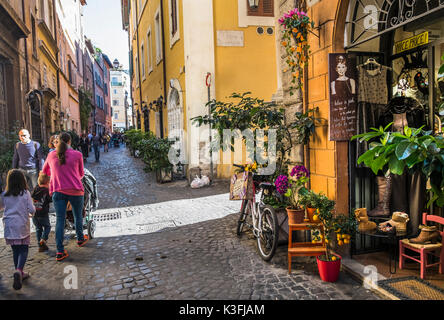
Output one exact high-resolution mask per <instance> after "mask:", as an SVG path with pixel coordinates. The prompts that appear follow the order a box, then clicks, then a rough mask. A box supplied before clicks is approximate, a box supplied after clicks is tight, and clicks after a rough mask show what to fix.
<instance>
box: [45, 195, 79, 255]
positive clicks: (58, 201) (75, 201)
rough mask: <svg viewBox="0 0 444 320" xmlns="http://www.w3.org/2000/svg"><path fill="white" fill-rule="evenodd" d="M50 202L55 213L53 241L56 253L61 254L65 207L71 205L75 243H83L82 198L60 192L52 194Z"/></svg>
mask: <svg viewBox="0 0 444 320" xmlns="http://www.w3.org/2000/svg"><path fill="white" fill-rule="evenodd" d="M52 201H53V203H54V208H55V211H56V217H57V220H56V228H55V239H56V246H57V252H63V250H64V249H65V248H64V246H63V239H64V237H65V222H66V206H67V205H68V201H69V202H70V203H71V207H72V213H73V216H74V226H75V228H76V234H77V241H83V240H84V238H83V196H70V195H67V194H64V193H60V192H54V194H53V195H52Z"/></svg>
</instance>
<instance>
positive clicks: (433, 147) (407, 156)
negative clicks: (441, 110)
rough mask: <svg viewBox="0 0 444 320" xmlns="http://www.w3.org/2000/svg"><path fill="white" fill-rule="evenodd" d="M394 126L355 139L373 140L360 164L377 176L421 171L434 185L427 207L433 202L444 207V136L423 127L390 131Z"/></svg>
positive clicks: (381, 128) (375, 129)
mask: <svg viewBox="0 0 444 320" xmlns="http://www.w3.org/2000/svg"><path fill="white" fill-rule="evenodd" d="M392 124H393V123H390V124H388V125H387V126H386V127H385V128H383V127H382V126H381V127H379V129H377V128H371V131H370V132H366V133H362V134H359V135H356V136H354V137H352V140H355V139H359V142H363V141H372V142H370V144H369V150H368V151H366V152H365V153H363V154H362V155H361V156H360V157H359V158H358V164H360V163H362V162H363V163H364V164H365V165H366V166H367V167H369V168H371V170H372V171H373V172H374V173H375V174H377V173H378V172H379V171H382V172H384V174H388V173H392V174H396V175H402V174H403V173H404V171H405V170H409V171H410V172H415V171H421V172H422V173H423V174H424V175H425V177H426V178H427V179H430V185H431V190H430V191H431V197H430V200H429V202H428V203H427V207H430V205H432V204H433V203H436V205H437V206H438V207H444V137H443V136H441V135H434V134H433V133H432V131H425V130H423V127H421V128H418V129H415V128H410V127H408V126H406V127H404V132H402V133H401V132H390V131H388V129H389V128H390V126H391V125H392Z"/></svg>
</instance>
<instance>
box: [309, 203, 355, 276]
mask: <svg viewBox="0 0 444 320" xmlns="http://www.w3.org/2000/svg"><path fill="white" fill-rule="evenodd" d="M317 206H318V208H317V209H318V218H319V223H320V224H321V226H322V228H320V229H315V231H314V232H313V234H312V242H317V241H322V242H323V243H324V244H325V255H320V256H318V257H317V258H316V260H317V264H318V270H319V276H320V277H321V279H322V280H323V281H327V282H335V281H336V280H337V279H338V277H339V271H340V268H341V256H339V255H338V254H336V253H334V252H333V250H334V248H335V243H334V239H335V238H336V240H337V241H336V245H338V246H342V245H344V244H347V243H349V242H350V239H351V237H352V235H353V234H354V232H355V230H356V219H355V217H354V215H351V216H346V215H343V214H334V212H333V208H334V206H335V201H333V200H330V199H328V198H327V196H325V195H323V194H319V195H318V201H317ZM335 234H336V237H335Z"/></svg>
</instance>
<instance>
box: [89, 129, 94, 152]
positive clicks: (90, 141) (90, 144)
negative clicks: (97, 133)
mask: <svg viewBox="0 0 444 320" xmlns="http://www.w3.org/2000/svg"><path fill="white" fill-rule="evenodd" d="M92 138H93V134H92V133H91V132H90V133H88V141H89V152H92Z"/></svg>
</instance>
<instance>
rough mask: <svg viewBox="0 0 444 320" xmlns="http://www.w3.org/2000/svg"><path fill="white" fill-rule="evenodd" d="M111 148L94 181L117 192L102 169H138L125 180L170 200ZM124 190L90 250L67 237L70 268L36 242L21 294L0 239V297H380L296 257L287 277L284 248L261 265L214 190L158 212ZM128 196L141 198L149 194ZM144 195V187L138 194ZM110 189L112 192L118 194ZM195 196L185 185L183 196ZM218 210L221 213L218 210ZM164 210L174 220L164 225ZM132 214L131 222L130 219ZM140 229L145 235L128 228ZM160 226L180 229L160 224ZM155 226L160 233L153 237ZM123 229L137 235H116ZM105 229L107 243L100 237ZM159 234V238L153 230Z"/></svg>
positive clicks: (132, 162)
mask: <svg viewBox="0 0 444 320" xmlns="http://www.w3.org/2000/svg"><path fill="white" fill-rule="evenodd" d="M111 150H112V151H111V152H110V153H109V154H105V155H103V161H102V163H101V164H98V165H96V168H94V167H93V166H94V164H91V165H89V166H91V167H92V170H97V171H94V174H95V175H96V177H97V178H98V179H99V180H100V181H101V182H102V183H103V185H104V186H105V185H108V184H110V183H111V184H112V182H111V181H110V180H107V179H108V178H111V179H115V177H113V176H112V175H111V174H108V173H107V172H106V170H105V172H103V171H100V170H101V169H100V166H101V165H104V166H106V165H107V162H108V161H109V162H110V163H111V162H112V161H113V159H115V160H114V161H116V162H117V163H127V165H128V166H130V165H131V166H132V167H133V171H130V170H129V171H128V172H132V176H133V177H134V179H140V184H142V183H143V184H144V185H146V184H151V185H153V189H156V190H153V192H155V196H153V197H151V198H149V200H150V201H151V200H152V201H153V202H155V200H156V199H161V198H162V197H163V195H162V194H163V192H166V193H168V192H167V191H165V189H167V188H172V189H174V186H173V185H172V186H167V184H164V185H156V183H155V182H153V181H152V180H149V178H147V177H146V175H145V178H144V179H145V180H144V181H142V180H143V179H142V178H141V176H143V171H141V168H140V166H139V167H138V166H137V165H138V164H137V162H138V161H139V160H138V159H133V158H130V157H128V155H127V153H126V151H125V150H120V151H118V150H113V149H111ZM117 157H118V158H117ZM108 158H109V159H108ZM101 172H102V173H101ZM119 179H121V178H119ZM122 185H125V183H124V182H122V183H119V181H116V184H115V188H116V190H115V191H114V192H116V193H119V192H120V193H121V194H122V196H121V197H120V198H119V197H116V196H115V197H111V196H108V195H107V194H106V193H105V191H102V192H103V193H102V196H101V199H103V198H105V199H107V200H106V201H107V203H108V204H109V205H112V201H113V198H114V199H116V200H115V201H117V202H119V201H120V202H121V203H122V204H123V203H127V204H129V205H132V206H130V207H125V208H121V207H119V206H118V205H116V206H115V207H114V208H115V209H113V208H112V207H110V208H108V209H106V208H105V209H103V210H98V211H97V212H96V214H97V215H100V214H104V213H106V212H110V211H116V212H120V213H121V217H120V218H117V219H113V220H108V221H100V220H99V221H98V222H97V225H98V226H97V228H98V230H97V234H96V235H97V236H98V237H96V238H95V239H92V240H90V242H89V243H88V244H87V245H86V246H85V247H83V248H78V247H76V245H75V240H73V239H71V240H69V239H68V240H67V246H66V249H67V250H68V253H69V255H70V256H69V257H68V258H67V259H65V260H64V261H62V262H57V261H55V258H54V255H55V248H54V247H55V244H54V239H53V238H52V237H53V233H51V239H50V241H49V246H50V251H49V252H47V253H38V252H37V246H36V245H35V240H34V238H32V245H31V248H30V254H29V259H28V262H27V265H26V268H25V269H26V270H27V271H28V272H30V273H31V278H29V279H27V280H25V282H24V285H23V288H22V289H21V290H19V291H15V290H13V289H12V272H13V263H12V253H11V249H10V248H9V247H8V246H5V244H4V240H0V261H1V264H0V275H1V278H0V299H18V300H22V299H58V300H60V299H105V300H106V299H110V300H126V299H129V300H132V299H155V300H158V299H174V300H175V299H214V300H226V299H233V300H237V299H253V300H256V299H266V300H276V299H279V300H280V299H285V300H286V299H304V300H313V299H319V300H324V299H344V300H351V299H353V300H355V299H360V300H361V299H365V300H367V299H370V300H374V299H379V297H377V296H375V295H374V294H373V293H371V292H369V291H368V290H366V289H364V288H363V287H362V286H361V285H359V284H358V283H356V282H355V281H354V280H352V279H351V278H350V277H349V276H348V275H347V274H345V273H341V275H340V278H339V281H338V282H337V283H325V282H322V281H321V280H320V278H319V275H318V272H317V268H316V263H315V261H314V259H313V258H295V259H294V262H293V267H292V268H293V271H292V274H291V275H289V274H288V271H287V257H286V246H285V245H284V246H280V247H278V250H277V253H276V255H275V257H274V258H273V260H272V261H271V263H267V262H264V261H262V259H261V258H260V257H259V255H258V254H257V251H256V247H255V241H254V239H253V237H252V234H251V233H246V234H244V235H243V236H242V237H240V238H239V237H237V236H236V234H235V229H236V224H237V218H238V216H237V214H235V213H233V212H235V207H236V205H238V203H236V202H230V204H225V202H227V200H225V202H224V201H223V199H227V196H226V194H217V192H213V194H214V193H216V195H213V196H210V194H211V192H210V191H211V188H208V189H207V191H205V192H208V194H207V196H208V197H207V198H205V199H190V200H178V201H169V202H166V203H164V202H162V203H154V204H152V203H151V204H150V203H149V201H145V203H140V202H143V201H141V200H139V201H140V202H136V203H134V204H131V203H130V202H131V200H130V199H131V196H128V194H125V193H124V191H122V190H123V189H124V188H123V189H119V186H122ZM104 188H105V187H104ZM131 188H133V190H134V191H136V192H138V195H143V193H144V192H146V191H143V190H136V189H137V188H134V187H133V186H131ZM177 188H178V190H179V187H177ZM139 189H142V188H140V186H139ZM106 190H107V191H106V192H113V190H112V188H109V189H106ZM198 190H200V189H197V190H191V189H190V188H189V187H182V193H183V194H185V195H186V194H188V192H189V191H198ZM202 190H203V189H202ZM226 190H227V189H225V190H223V191H224V192H226ZM177 192H178V191H177ZM170 195H171V197H176V196H177V197H178V198H181V196H182V195H172V194H170ZM102 203H103V202H102ZM211 203H212V204H211ZM206 205H209V207H206ZM156 206H157V207H156ZM162 206H163V209H162V208H161V207H162ZM231 206H232V207H231ZM213 207H214V208H215V209H213V210H211V209H212V208H213ZM180 208H182V210H180ZM190 208H193V209H190ZM162 210H163V211H164V212H168V213H167V214H166V216H165V217H163V216H162ZM209 211H211V212H209ZM129 212H133V213H134V214H133V215H132V216H131V215H128V214H127V213H129ZM122 213H123V215H122ZM122 216H123V217H122ZM156 219H157V220H156ZM160 219H163V220H160ZM119 220H120V221H119ZM199 220H200V221H199ZM202 220H203V221H202ZM140 221H142V222H143V223H142V225H144V227H141V229H138V228H133V227H131V226H137V224H138V223H139V222H140ZM162 221H163V222H165V221H172V222H173V223H171V224H168V223H164V224H163V225H162V224H161V223H160V222H162ZM147 222H150V223H152V224H151V225H150V223H147ZM156 223H157V224H156ZM153 224H154V225H157V226H160V227H159V228H157V229H155V228H154V229H152V227H153ZM113 225H114V226H115V227H114V228H113V227H112V226H113ZM118 225H125V226H128V225H129V226H130V227H121V228H120V229H118ZM147 225H148V227H147ZM101 227H102V229H103V233H104V235H103V236H99V235H100V232H101V231H100V229H101ZM131 228H133V229H131ZM158 229H161V230H160V231H159V232H149V231H154V230H158ZM116 230H117V231H116ZM120 233H126V235H123V234H120ZM114 234H118V236H114ZM33 236H34V234H33ZM76 279H77V281H76ZM76 285H77V286H76ZM76 287H77V288H76Z"/></svg>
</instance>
